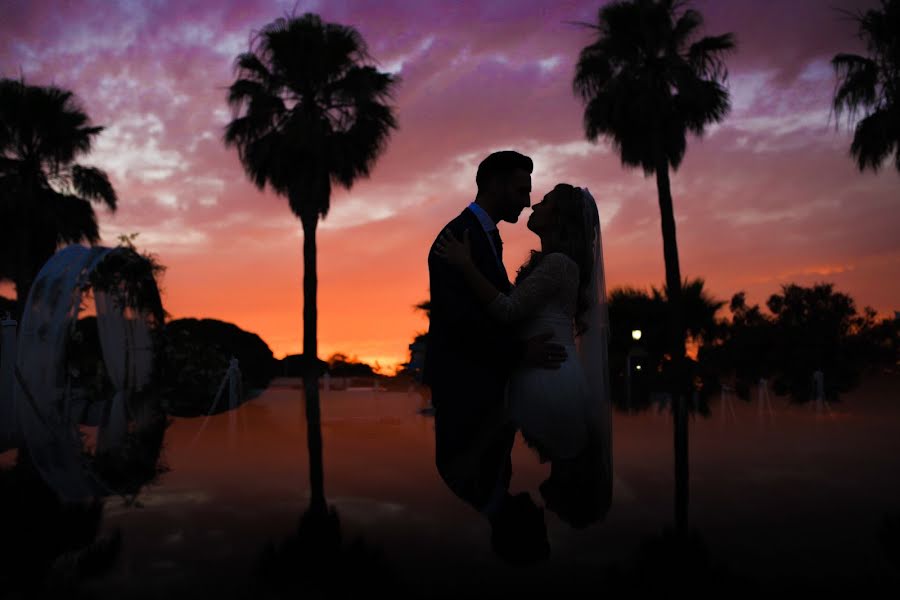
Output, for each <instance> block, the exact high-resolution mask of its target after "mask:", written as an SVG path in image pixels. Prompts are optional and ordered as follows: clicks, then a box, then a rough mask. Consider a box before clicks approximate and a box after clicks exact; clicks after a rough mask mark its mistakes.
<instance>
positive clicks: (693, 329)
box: [609, 279, 725, 410]
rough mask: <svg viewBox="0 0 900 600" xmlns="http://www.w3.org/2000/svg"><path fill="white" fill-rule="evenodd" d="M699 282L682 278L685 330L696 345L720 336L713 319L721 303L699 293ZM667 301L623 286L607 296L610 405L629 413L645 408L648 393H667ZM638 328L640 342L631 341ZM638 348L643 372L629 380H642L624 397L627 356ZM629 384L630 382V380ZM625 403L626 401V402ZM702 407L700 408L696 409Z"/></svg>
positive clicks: (662, 296)
mask: <svg viewBox="0 0 900 600" xmlns="http://www.w3.org/2000/svg"><path fill="white" fill-rule="evenodd" d="M704 285H705V282H704V281H703V279H693V280H686V281H684V282H683V284H682V298H683V303H684V304H683V306H684V315H685V321H684V323H685V329H686V331H688V332H689V333H690V334H691V336H692V338H693V339H695V340H696V341H697V343H698V344H707V343H713V342H714V341H715V340H716V339H717V337H718V335H719V328H720V324H719V320H718V319H717V318H716V314H717V313H718V311H719V310H720V309H721V308H722V307H723V306H724V304H725V303H724V302H721V301H719V300H716V299H714V298H712V297H711V296H710V295H709V294H708V293H707V292H706V290H705V289H704ZM670 310H671V302H670V301H669V298H668V295H667V294H666V292H665V288H664V290H659V289H657V288H651V290H650V291H649V292H647V291H645V290H641V289H636V288H630V287H622V288H616V289H613V290H612V291H611V292H610V293H609V320H610V340H609V359H610V373H611V375H612V387H613V393H614V396H613V398H614V402H615V403H616V404H617V405H618V406H619V407H621V408H626V409H628V410H642V409H646V408H648V407H649V406H650V403H651V397H650V393H652V392H657V393H662V392H665V391H668V390H669V388H668V387H667V385H668V383H669V381H668V379H667V378H668V377H669V376H670V373H669V371H668V370H667V369H666V367H667V365H668V364H669V361H668V360H667V358H666V355H667V352H668V349H669V345H668V341H669V340H668V331H667V330H666V328H665V325H664V324H665V323H666V322H667V320H668V319H669V311H670ZM634 330H640V332H641V338H640V340H634V339H632V331H634ZM635 350H639V351H640V353H639V356H640V357H642V359H641V366H642V372H640V373H637V372H633V373H632V379H633V380H636V379H638V378H640V379H642V380H643V381H644V382H645V384H646V385H645V386H644V387H641V388H640V391H639V393H636V392H635V388H633V389H632V394H631V398H630V399H626V398H625V396H626V393H625V376H626V374H625V370H626V365H627V356H628V354H629V352H631V353H632V356H635V352H634V351H635ZM633 383H634V381H633ZM626 400H627V401H626ZM697 408H701V407H699V406H698V407H697Z"/></svg>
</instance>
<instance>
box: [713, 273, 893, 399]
mask: <svg viewBox="0 0 900 600" xmlns="http://www.w3.org/2000/svg"><path fill="white" fill-rule="evenodd" d="M766 305H767V307H768V309H769V314H766V313H763V312H762V311H761V310H760V307H759V306H756V305H754V306H748V305H747V304H746V300H745V295H744V293H743V292H741V293H738V294H735V296H734V297H733V298H732V300H731V312H732V318H731V322H730V323H726V324H723V326H722V328H721V330H720V335H719V336H718V339H717V340H716V341H714V343H712V344H710V345H707V346H704V347H703V348H702V349H701V351H700V355H699V359H700V362H701V364H703V365H704V371H705V372H706V373H707V374H710V375H711V377H714V378H718V379H719V380H721V379H723V378H730V377H732V376H733V377H734V379H735V380H736V383H737V391H738V393H739V395H741V396H743V397H745V398H746V397H748V394H749V390H750V389H751V387H752V386H754V385H755V384H756V383H757V382H758V381H759V379H760V378H766V379H770V378H771V379H772V383H773V386H774V389H775V392H776V393H778V394H786V395H789V396H790V397H791V398H792V399H793V400H795V401H797V402H805V401H808V400H810V399H812V398H813V395H814V393H815V389H814V383H813V374H814V373H815V372H816V371H821V372H822V373H823V374H824V381H825V390H824V392H825V396H826V398H828V399H830V400H832V401H834V400H837V399H838V396H839V394H841V393H844V392H847V391H849V390H851V389H853V388H854V387H855V386H856V385H857V384H858V383H859V380H860V377H861V375H862V374H863V373H864V372H865V371H866V370H867V369H871V368H888V369H896V366H897V364H898V362H897V361H898V356H900V355H898V348H900V341H898V340H900V336H898V332H900V322H898V320H897V319H883V320H882V321H880V322H879V321H877V319H876V313H875V311H874V310H872V309H871V308H866V309H864V310H863V313H862V314H860V313H858V312H857V309H856V306H855V303H854V301H853V299H852V298H851V297H850V296H848V295H846V294H844V293H841V292H836V291H835V290H834V286H833V285H832V284H828V283H820V284H816V285H813V286H811V287H803V286H800V285H796V284H786V285H783V286H782V288H781V293H778V294H773V295H772V296H770V297H769V299H768V301H767V302H766Z"/></svg>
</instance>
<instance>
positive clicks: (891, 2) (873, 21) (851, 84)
mask: <svg viewBox="0 0 900 600" xmlns="http://www.w3.org/2000/svg"><path fill="white" fill-rule="evenodd" d="M853 16H854V18H855V19H856V21H857V22H858V23H859V33H858V36H859V38H860V39H861V40H863V41H864V42H865V44H866V49H867V50H868V53H869V55H868V56H860V55H858V54H837V55H835V57H834V58H833V59H831V64H832V66H834V70H835V74H836V75H837V77H838V85H837V88H836V90H835V93H834V101H833V106H834V110H835V112H836V113H837V114H838V116H840V114H841V113H842V112H843V111H847V112H848V113H849V116H850V118H851V120H852V119H853V118H854V117H855V115H856V112H857V111H859V110H863V111H865V116H864V117H863V118H862V119H861V120H860V121H859V122H858V123H857V124H856V130H855V131H854V133H853V142H852V143H851V145H850V154H851V155H852V156H853V157H854V158H855V159H856V164H857V166H858V167H859V170H860V171H862V170H865V169H866V168H871V169H872V170H873V171H878V169H879V168H881V165H882V163H883V162H884V161H885V159H887V158H888V157H889V156H890V155H891V154H893V155H894V166H895V167H896V168H897V171H898V172H900V0H881V9H880V10H879V9H875V8H873V9H869V10H867V11H866V12H864V13H863V12H860V13H858V14H856V15H853Z"/></svg>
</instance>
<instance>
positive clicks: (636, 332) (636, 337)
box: [631, 329, 641, 341]
mask: <svg viewBox="0 0 900 600" xmlns="http://www.w3.org/2000/svg"><path fill="white" fill-rule="evenodd" d="M631 339H633V340H634V341H638V340H639V339H641V330H640V329H632V330H631Z"/></svg>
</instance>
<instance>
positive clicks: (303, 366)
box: [278, 354, 328, 377]
mask: <svg viewBox="0 0 900 600" xmlns="http://www.w3.org/2000/svg"><path fill="white" fill-rule="evenodd" d="M309 369H313V370H315V372H316V373H318V374H319V376H322V375H324V374H325V373H327V372H328V363H327V362H325V361H324V360H322V359H321V358H316V359H315V360H314V361H312V364H311V365H310V364H309V361H307V360H306V357H305V356H304V355H302V354H289V355H287V356H285V357H284V358H282V359H281V361H279V367H278V373H279V374H280V375H282V376H284V377H303V376H304V374H306V373H309Z"/></svg>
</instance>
